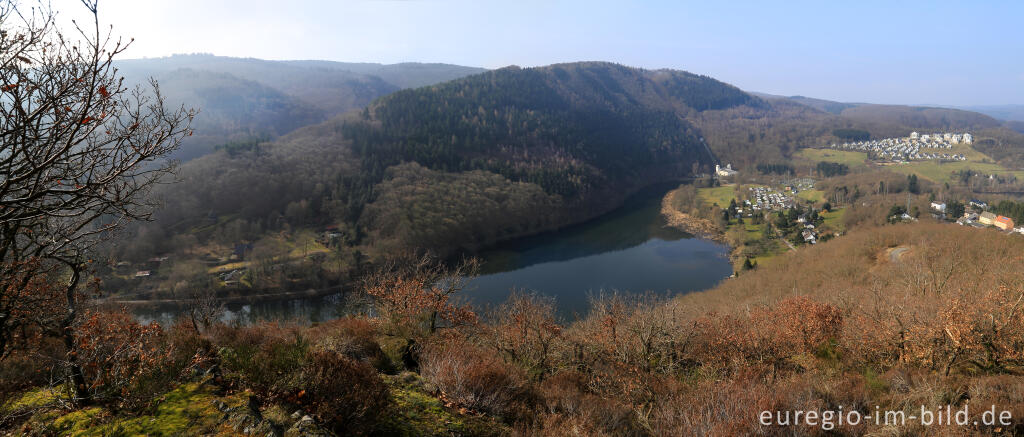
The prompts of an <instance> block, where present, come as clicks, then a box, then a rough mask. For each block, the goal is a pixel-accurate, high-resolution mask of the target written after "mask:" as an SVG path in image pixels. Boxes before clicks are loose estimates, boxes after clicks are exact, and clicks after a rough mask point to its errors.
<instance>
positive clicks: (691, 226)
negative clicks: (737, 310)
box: [661, 185, 795, 272]
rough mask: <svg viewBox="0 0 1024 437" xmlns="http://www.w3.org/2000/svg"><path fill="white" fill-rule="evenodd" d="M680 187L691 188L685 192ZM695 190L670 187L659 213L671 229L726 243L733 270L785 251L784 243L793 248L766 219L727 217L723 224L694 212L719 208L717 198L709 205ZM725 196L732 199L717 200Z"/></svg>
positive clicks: (750, 265)
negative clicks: (745, 219)
mask: <svg viewBox="0 0 1024 437" xmlns="http://www.w3.org/2000/svg"><path fill="white" fill-rule="evenodd" d="M683 190H690V191H689V192H684V191H683ZM697 191H699V190H694V189H693V188H692V187H690V186H685V185H684V186H680V187H679V188H676V189H674V190H671V191H669V192H668V193H666V194H665V196H664V197H663V198H662V200H661V215H662V217H664V219H665V221H666V223H667V224H668V226H670V227H672V228H674V229H678V230H681V231H683V232H687V233H690V234H693V235H696V236H698V237H700V238H704V239H708V240H712V241H716V242H718V243H721V244H724V245H726V246H728V248H729V259H730V261H731V262H732V265H733V271H734V272H739V271H741V270H744V269H749V268H751V267H752V266H756V265H757V264H759V263H762V262H764V261H768V260H770V259H772V258H774V257H776V256H778V255H779V254H781V253H784V252H786V250H787V247H785V246H782V244H783V243H784V244H786V245H787V246H789V247H788V249H789V250H795V249H794V248H793V247H792V245H791V244H789V242H788V241H786V240H785V239H782V238H777V236H776V235H775V231H773V230H771V225H770V224H769V223H768V222H767V221H764V220H762V222H761V223H753V221H752V220H750V221H747V222H744V221H741V220H738V219H729V221H728V222H727V223H726V224H725V227H723V226H722V225H721V224H719V223H716V222H715V221H714V220H712V219H709V218H705V217H700V216H697V215H696V214H694V213H693V211H699V210H703V209H704V208H711V211H710V212H708V214H709V215H711V216H712V217H715V216H717V214H719V213H720V212H721V211H720V210H718V209H717V208H718V206H717V202H716V203H715V204H712V205H708V202H707V201H706V200H703V198H702V196H701V195H699V194H698V193H697ZM728 200H732V198H731V197H730V198H729V199H723V200H720V202H722V203H725V204H728V203H729V202H728ZM687 206H689V209H688V210H687V211H686V212H684V211H683V209H684V208H687ZM765 227H769V228H768V230H765ZM747 260H750V263H751V264H747Z"/></svg>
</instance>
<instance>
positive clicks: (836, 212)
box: [819, 208, 846, 232]
mask: <svg viewBox="0 0 1024 437" xmlns="http://www.w3.org/2000/svg"><path fill="white" fill-rule="evenodd" d="M844 213H846V208H839V209H833V210H832V211H823V212H822V213H821V214H819V215H820V216H821V217H822V218H823V219H824V220H825V223H824V225H825V226H828V228H829V229H833V230H836V231H839V232H844V231H846V226H844V225H843V214H844Z"/></svg>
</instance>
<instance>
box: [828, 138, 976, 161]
mask: <svg viewBox="0 0 1024 437" xmlns="http://www.w3.org/2000/svg"><path fill="white" fill-rule="evenodd" d="M973 142H974V137H972V136H971V134H969V133H965V134H954V133H946V134H925V135H920V134H918V133H917V132H913V133H911V134H910V137H905V138H883V139H880V140H868V141H856V142H852V143H843V144H835V143H833V144H832V145H831V146H830V148H832V149H836V150H850V151H858V152H867V153H868V155H869V156H871V157H872V158H873V159H877V160H890V161H926V160H938V161H966V160H967V157H966V156H964V155H963V154H961V153H949V152H942V151H939V150H941V149H952V148H953V146H954V145H956V144H960V143H964V144H970V143H973ZM924 149H939V150H924Z"/></svg>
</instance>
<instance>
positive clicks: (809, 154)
mask: <svg viewBox="0 0 1024 437" xmlns="http://www.w3.org/2000/svg"><path fill="white" fill-rule="evenodd" d="M796 156H798V157H801V158H804V159H806V160H808V161H813V162H822V161H824V162H835V163H839V164H846V165H847V166H849V167H850V168H856V167H865V166H867V163H866V161H867V159H868V154H867V153H865V152H852V151H848V150H831V149H800V151H798V152H797V153H796Z"/></svg>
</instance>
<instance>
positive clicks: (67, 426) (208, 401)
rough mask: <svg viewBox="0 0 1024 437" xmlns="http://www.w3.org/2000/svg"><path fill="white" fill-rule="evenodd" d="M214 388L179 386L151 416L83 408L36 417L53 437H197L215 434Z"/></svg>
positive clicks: (217, 414) (238, 401)
mask: <svg viewBox="0 0 1024 437" xmlns="http://www.w3.org/2000/svg"><path fill="white" fill-rule="evenodd" d="M244 396H246V394H238V395H234V396H232V397H231V398H239V399H231V398H229V399H225V402H226V403H228V404H229V405H232V404H237V405H240V404H241V403H243V402H244V399H241V398H242V397H244ZM216 398H217V397H216V395H215V394H214V389H213V387H211V386H209V385H206V384H201V383H191V384H185V385H182V386H180V387H178V388H176V389H174V390H172V391H170V392H168V393H167V394H165V395H164V396H163V400H162V401H161V403H160V405H158V406H157V408H156V411H154V413H153V415H151V416H139V417H128V418H125V417H115V416H112V415H111V414H110V412H108V411H106V410H104V409H102V408H95V407H94V408H86V409H83V410H78V411H74V412H71V413H68V414H64V415H62V416H58V417H53V416H50V417H39V418H38V419H39V420H38V421H39V422H43V423H48V424H49V425H48V427H47V431H48V432H51V433H53V434H55V435H70V436H131V435H198V434H210V433H212V432H213V431H215V430H216V429H217V427H218V424H219V422H220V420H221V418H222V416H223V413H221V412H220V411H219V410H217V408H216V407H214V405H213V400H214V399H216Z"/></svg>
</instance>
